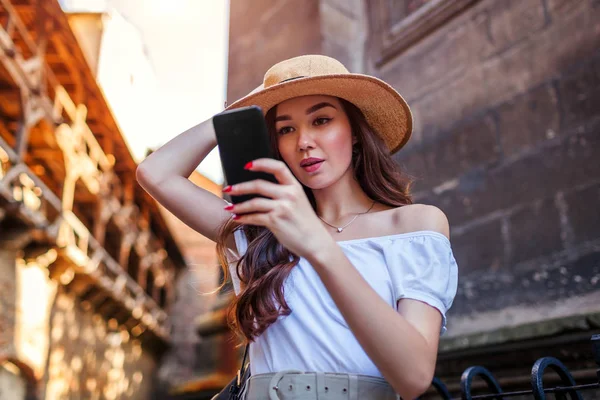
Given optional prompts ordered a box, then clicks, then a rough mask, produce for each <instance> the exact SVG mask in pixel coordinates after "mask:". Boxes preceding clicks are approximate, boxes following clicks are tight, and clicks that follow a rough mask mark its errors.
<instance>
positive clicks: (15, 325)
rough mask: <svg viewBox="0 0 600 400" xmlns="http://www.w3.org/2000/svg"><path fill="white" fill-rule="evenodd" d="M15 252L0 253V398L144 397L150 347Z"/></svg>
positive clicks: (150, 384) (148, 389) (149, 385)
mask: <svg viewBox="0 0 600 400" xmlns="http://www.w3.org/2000/svg"><path fill="white" fill-rule="evenodd" d="M18 255H19V252H18V250H15V249H11V248H10V247H6V246H5V247H4V248H2V249H1V250H0V268H1V270H2V271H3V273H2V274H0V287H1V288H2V289H3V290H2V291H0V293H1V294H2V296H1V298H0V300H1V302H0V315H2V325H1V326H0V328H1V329H2V331H1V332H0V333H1V335H0V345H1V346H0V350H1V353H0V398H2V399H15V400H25V399H31V400H35V399H53V400H60V399H65V400H66V399H73V398H85V399H99V400H100V399H102V400H110V399H140V400H141V399H144V400H145V399H148V398H150V396H151V393H152V391H153V390H154V389H156V383H155V381H154V376H155V374H156V368H157V357H156V355H155V354H154V352H153V350H152V349H149V348H146V347H145V348H142V346H141V343H140V342H139V340H137V339H136V338H134V337H131V336H130V334H129V333H127V331H126V330H125V329H123V328H122V327H119V326H118V324H117V323H116V321H114V320H109V321H106V320H105V319H104V318H103V317H102V316H100V315H98V314H96V313H94V312H93V311H92V310H91V309H90V307H89V304H88V305H87V306H86V304H85V303H82V302H80V301H79V300H78V299H77V298H76V297H75V296H73V295H72V294H70V293H67V292H66V291H65V286H63V285H60V284H58V283H57V282H55V281H53V280H50V279H49V277H48V270H47V269H46V267H45V266H40V265H36V264H35V263H32V262H28V263H25V262H24V261H23V260H22V259H20V258H19V257H18Z"/></svg>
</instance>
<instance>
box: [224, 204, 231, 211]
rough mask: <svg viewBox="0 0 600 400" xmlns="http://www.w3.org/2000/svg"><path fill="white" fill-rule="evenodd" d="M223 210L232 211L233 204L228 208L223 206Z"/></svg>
mask: <svg viewBox="0 0 600 400" xmlns="http://www.w3.org/2000/svg"><path fill="white" fill-rule="evenodd" d="M224 209H225V210H227V211H229V210H233V204H232V205H229V206H225V207H224Z"/></svg>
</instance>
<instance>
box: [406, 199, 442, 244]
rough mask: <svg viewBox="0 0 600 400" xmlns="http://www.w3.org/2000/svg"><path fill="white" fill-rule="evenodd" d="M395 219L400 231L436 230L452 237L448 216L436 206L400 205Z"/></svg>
mask: <svg viewBox="0 0 600 400" xmlns="http://www.w3.org/2000/svg"><path fill="white" fill-rule="evenodd" d="M394 220H395V221H394V223H395V225H396V228H397V229H398V232H416V231H434V232H438V233H441V234H442V235H444V236H446V237H447V238H450V226H449V224H448V218H447V217H446V214H444V212H443V211H442V210H440V209H439V208H437V207H435V206H430V205H426V204H410V205H407V206H403V207H398V208H396V209H395V218H394Z"/></svg>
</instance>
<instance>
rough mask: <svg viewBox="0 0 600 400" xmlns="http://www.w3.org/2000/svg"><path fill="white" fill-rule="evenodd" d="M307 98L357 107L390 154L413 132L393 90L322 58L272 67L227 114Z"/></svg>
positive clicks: (406, 109)
mask: <svg viewBox="0 0 600 400" xmlns="http://www.w3.org/2000/svg"><path fill="white" fill-rule="evenodd" d="M307 95H327V96H334V97H339V98H342V99H344V100H347V101H349V102H351V103H352V104H354V105H355V106H357V107H358V108H359V109H360V110H361V111H362V112H363V114H364V115H365V117H366V119H367V122H368V123H369V125H370V126H371V127H372V128H373V129H374V130H375V132H377V133H378V134H379V135H380V136H381V138H382V139H383V140H384V142H385V143H386V144H387V147H388V149H390V153H392V154H393V153H395V152H397V151H398V150H400V148H402V146H404V145H405V144H406V142H407V141H408V139H409V137H410V134H411V132H412V114H411V112H410V108H409V107H408V104H406V101H405V100H404V99H403V98H402V96H400V94H399V93H398V92H396V90H394V88H393V87H391V86H390V85H388V84H387V83H385V82H384V81H382V80H381V79H377V78H375V77H372V76H368V75H362V74H351V73H349V72H348V70H347V69H346V67H344V65H342V63H340V62H339V61H337V60H335V59H333V58H331V57H326V56H321V55H307V56H301V57H295V58H290V59H289V60H285V61H282V62H280V63H278V64H275V65H274V66H272V67H271V68H270V69H269V70H268V71H267V73H266V74H265V77H264V81H263V84H262V85H260V86H259V87H257V88H256V89H254V90H253V91H252V92H250V93H249V94H248V95H246V96H244V97H242V98H241V99H239V100H237V101H236V102H235V103H232V104H231V105H229V106H228V107H227V110H230V109H234V108H239V107H246V106H250V105H257V106H260V107H261V108H262V109H263V112H264V113H265V114H266V113H267V111H269V110H270V109H271V108H272V107H273V106H276V105H277V104H279V103H281V102H283V101H285V100H288V99H291V98H294V97H298V96H307Z"/></svg>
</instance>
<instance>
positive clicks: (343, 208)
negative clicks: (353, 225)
mask: <svg viewBox="0 0 600 400" xmlns="http://www.w3.org/2000/svg"><path fill="white" fill-rule="evenodd" d="M313 194H314V196H315V201H316V203H317V215H319V216H320V217H321V218H323V219H324V220H326V221H327V222H329V223H331V224H336V223H338V222H343V221H344V220H346V219H347V218H348V217H349V216H354V215H356V214H359V213H363V212H365V211H367V210H368V209H369V207H371V205H373V199H370V198H369V196H367V194H366V193H365V192H364V191H363V189H362V187H361V186H360V184H359V183H358V181H357V180H356V179H354V177H353V176H352V175H346V176H344V177H342V179H340V180H338V181H337V182H335V183H334V184H332V185H330V186H328V187H326V188H324V189H317V190H313Z"/></svg>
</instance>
